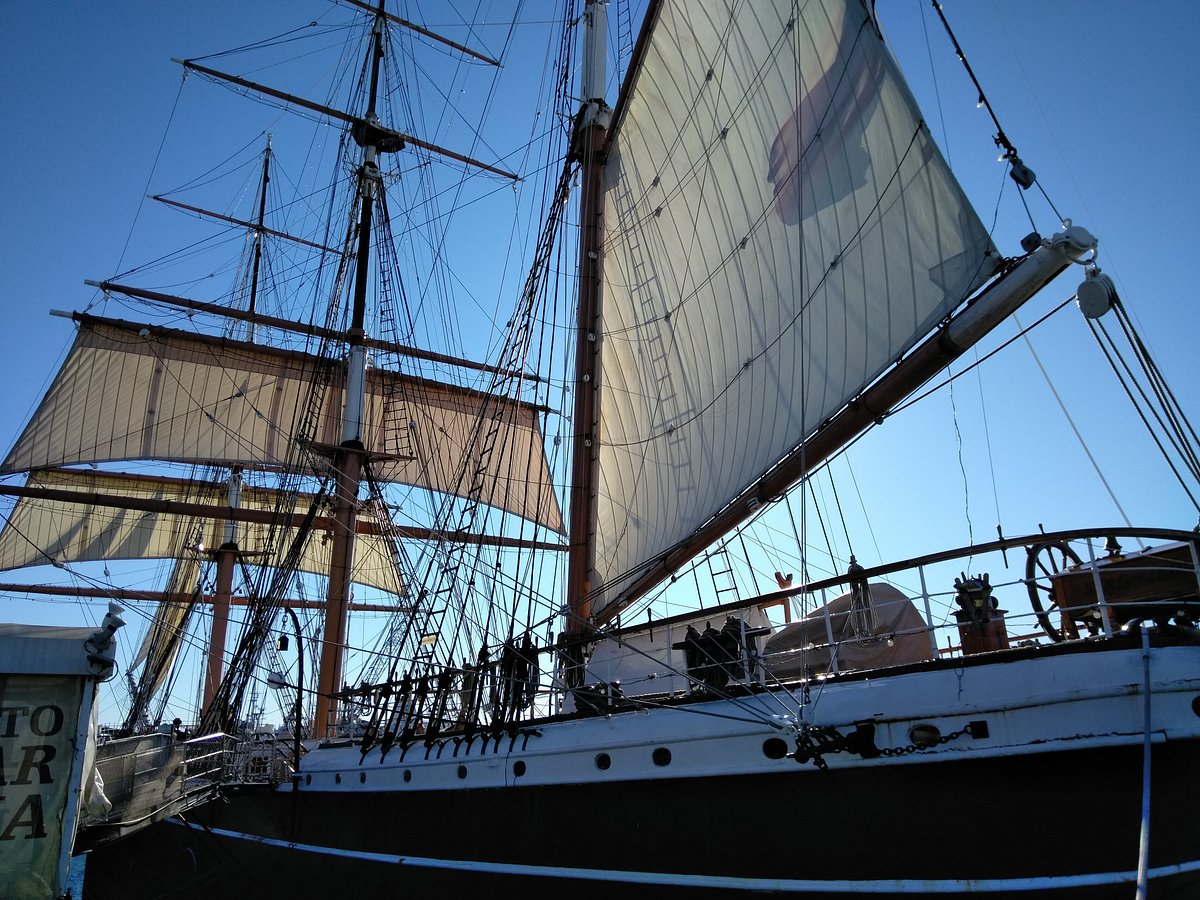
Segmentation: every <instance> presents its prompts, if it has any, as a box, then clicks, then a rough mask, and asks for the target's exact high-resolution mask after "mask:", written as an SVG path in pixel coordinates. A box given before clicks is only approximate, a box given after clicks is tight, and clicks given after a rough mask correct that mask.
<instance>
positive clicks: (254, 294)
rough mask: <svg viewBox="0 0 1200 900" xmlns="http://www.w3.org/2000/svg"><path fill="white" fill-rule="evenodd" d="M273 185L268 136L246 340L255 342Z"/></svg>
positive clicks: (269, 138)
mask: <svg viewBox="0 0 1200 900" xmlns="http://www.w3.org/2000/svg"><path fill="white" fill-rule="evenodd" d="M270 183H271V136H270V135H267V146H266V147H265V148H264V149H263V165H262V186H261V188H260V193H259V195H258V224H257V227H256V228H255V229H254V263H253V265H252V267H251V269H250V302H249V304H248V306H247V310H246V311H247V312H248V313H249V314H250V319H249V320H247V322H246V340H248V341H253V340H254V314H255V313H256V312H257V311H258V270H259V267H260V265H261V263H262V248H263V235H264V230H263V229H264V223H265V220H266V217H267V187H268V186H269V185H270Z"/></svg>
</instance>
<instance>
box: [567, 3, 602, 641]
mask: <svg viewBox="0 0 1200 900" xmlns="http://www.w3.org/2000/svg"><path fill="white" fill-rule="evenodd" d="M606 9H607V8H606V6H605V5H604V4H603V3H600V2H597V0H587V4H586V7H585V9H584V13H583V15H584V59H583V84H582V96H583V107H582V108H581V109H580V111H579V116H578V120H577V122H576V126H575V136H574V141H575V146H574V147H573V148H572V152H573V153H574V155H575V156H576V157H577V158H578V159H579V161H580V168H581V172H582V182H583V191H582V196H581V198H580V208H579V304H578V312H577V316H576V324H575V330H576V336H575V403H574V410H573V418H572V421H573V422H574V423H575V429H574V433H575V436H574V447H573V448H572V449H573V453H572V459H571V489H570V502H571V513H570V524H569V532H568V533H569V535H570V559H569V562H568V574H567V605H568V610H569V614H568V615H567V621H566V631H567V633H568V634H578V633H581V632H583V631H586V630H587V628H588V620H589V619H590V617H591V614H592V610H591V593H592V589H593V584H592V575H593V570H594V565H595V558H594V556H595V531H596V504H595V498H596V481H597V472H598V462H599V450H600V419H599V395H600V351H601V343H602V335H601V333H600V324H601V323H600V308H601V301H602V299H603V292H602V284H601V275H602V271H603V260H602V254H603V243H604V157H605V148H606V143H607V141H608V125H609V122H610V121H611V119H612V112H611V110H610V109H609V107H608V104H607V103H605V102H604V81H605V77H604V76H605V72H604V63H605V37H606V33H607V15H606Z"/></svg>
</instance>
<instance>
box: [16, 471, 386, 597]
mask: <svg viewBox="0 0 1200 900" xmlns="http://www.w3.org/2000/svg"><path fill="white" fill-rule="evenodd" d="M27 486H28V487H32V488H45V489H49V490H66V491H75V492H80V493H87V494H100V495H105V496H111V497H121V498H126V499H134V500H170V501H178V502H183V503H197V504H205V505H211V506H214V507H217V506H223V505H225V504H226V503H227V502H228V500H227V492H228V488H227V487H226V485H225V484H223V483H221V482H202V481H189V480H184V479H177V478H162V477H157V476H148V475H127V474H123V473H117V472H92V471H74V470H65V469H50V470H45V471H38V472H32V473H30V476H29V481H28V485H27ZM311 499H312V498H311V497H310V496H308V495H296V496H292V497H288V498H282V497H281V495H280V492H279V491H276V490H269V489H265V488H255V487H248V486H245V487H243V488H242V489H241V500H240V506H241V508H242V509H246V510H263V511H268V512H271V511H275V510H279V509H281V508H282V510H283V514H282V515H281V516H280V520H281V522H284V523H286V526H284V525H280V526H274V527H273V526H272V525H270V524H268V523H263V522H239V523H237V544H238V549H239V550H240V551H242V553H244V554H245V559H246V561H247V562H248V563H249V564H251V565H254V564H256V563H257V562H264V563H265V562H272V561H273V560H274V559H275V557H276V556H279V555H281V554H282V552H283V551H285V550H286V549H287V548H288V546H289V545H290V543H291V540H292V538H293V536H294V533H295V529H294V527H292V522H291V517H290V514H291V512H292V507H293V505H294V506H295V508H296V511H297V512H299V513H304V512H306V511H307V509H308V504H309V502H310V501H311ZM281 504H283V505H282V507H281ZM359 517H360V519H364V518H365V519H367V520H368V521H374V519H373V517H372V516H371V513H370V509H369V508H366V507H364V509H363V510H362V511H361V512H360V514H359ZM224 529H225V523H224V522H223V521H222V520H220V519H207V520H205V519H199V518H196V517H194V516H187V515H177V514H174V513H169V512H149V511H145V510H140V509H121V508H117V507H113V506H107V505H99V504H88V503H71V502H67V501H64V500H47V499H40V498H35V497H23V498H22V499H21V500H19V501H18V502H17V504H16V506H15V507H14V509H13V511H12V513H11V515H10V516H9V518H8V521H7V523H6V524H5V526H4V528H3V530H0V571H7V570H9V569H17V568H23V567H25V566H34V565H42V564H46V563H51V562H58V563H71V562H84V561H108V560H120V559H169V558H171V557H175V558H180V559H182V558H185V557H187V556H188V555H189V554H190V555H192V556H194V555H195V554H196V553H197V552H198V548H199V549H200V552H202V550H203V548H207V549H209V550H212V549H215V548H217V547H219V546H221V544H222V543H223V542H224V540H225V538H224ZM329 553H330V541H329V540H328V535H327V534H324V533H315V534H313V535H312V536H310V538H309V539H308V541H306V542H305V547H304V553H303V554H302V556H301V557H300V560H299V563H298V566H297V567H298V569H299V570H300V571H301V572H308V573H312V574H317V575H324V574H327V573H328V571H329ZM267 554H271V555H270V556H269V557H268V556H267ZM353 580H354V581H355V582H357V583H359V584H363V585H366V586H368V587H374V588H378V589H380V590H384V591H389V592H391V593H396V594H398V593H400V592H401V584H400V581H399V576H398V575H397V573H396V566H395V565H394V563H393V561H392V556H391V554H390V551H389V549H388V546H387V538H386V537H384V536H383V535H382V534H371V533H362V534H359V536H358V541H357V544H356V549H355V558H354V572H353ZM194 586H195V577H192V578H191V579H190V580H189V581H188V582H185V583H182V584H179V585H178V586H175V587H173V588H172V590H178V591H186V592H188V593H190V591H191V589H192V588H193V587H194Z"/></svg>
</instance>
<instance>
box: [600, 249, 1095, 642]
mask: <svg viewBox="0 0 1200 900" xmlns="http://www.w3.org/2000/svg"><path fill="white" fill-rule="evenodd" d="M1078 231H1080V232H1082V229H1078ZM1083 234H1085V235H1086V232H1083ZM1086 237H1087V238H1089V239H1091V240H1092V241H1094V238H1091V236H1090V235H1086ZM1080 240H1082V238H1080ZM1074 241H1076V235H1075V234H1071V229H1068V231H1067V232H1064V233H1063V234H1061V235H1056V236H1055V237H1054V238H1052V239H1051V240H1050V241H1047V242H1045V243H1044V244H1043V245H1042V246H1041V247H1039V248H1038V249H1037V250H1035V251H1034V252H1033V253H1032V254H1030V255H1029V256H1028V257H1027V258H1025V259H1024V260H1022V262H1021V264H1020V265H1019V266H1017V267H1016V268H1015V269H1013V270H1012V271H1010V272H1009V273H1008V274H1007V275H1005V276H1004V277H1003V278H1001V279H999V280H998V281H995V282H993V283H992V284H991V285H989V286H988V288H987V289H986V290H985V291H984V292H983V293H982V294H980V295H979V296H978V297H976V298H975V299H974V300H973V301H971V303H970V304H969V305H968V306H967V307H966V308H965V309H964V310H963V311H962V312H960V313H959V314H958V315H957V316H956V317H955V318H954V319H952V320H951V321H950V322H949V323H948V324H947V325H945V326H944V327H943V328H941V329H940V330H938V331H937V332H936V333H934V334H933V335H931V336H930V337H929V338H928V339H926V341H925V342H924V343H923V344H921V345H920V346H918V347H917V348H916V349H915V350H914V351H913V352H912V353H910V354H909V355H908V356H907V357H906V358H904V359H903V360H901V361H900V362H898V363H897V364H896V366H895V367H894V368H893V369H892V370H891V371H889V372H888V373H887V374H885V375H884V376H883V377H881V378H880V379H879V380H878V381H876V382H875V383H874V384H873V385H871V386H870V387H869V388H867V389H866V390H865V391H863V393H862V394H861V395H860V396H859V397H857V398H855V399H854V400H852V401H851V402H850V403H849V404H848V405H847V406H846V407H845V408H844V409H842V411H841V412H839V413H837V414H836V415H834V416H833V417H832V418H831V419H830V420H829V421H828V422H826V423H825V425H823V426H822V427H821V428H820V429H818V431H817V432H816V433H815V434H813V435H812V436H811V437H810V438H809V439H808V440H806V441H804V442H803V443H802V444H801V445H799V446H797V447H796V448H794V449H793V450H792V452H790V453H789V454H787V455H786V456H785V457H784V458H783V459H782V460H780V462H779V463H778V464H777V465H776V466H775V467H774V468H772V469H771V470H770V471H769V472H767V473H766V474H765V475H763V476H762V477H761V478H760V479H758V480H757V481H755V482H754V483H753V484H751V485H750V486H749V487H748V488H747V489H746V490H745V491H743V492H742V493H741V494H740V495H739V496H738V497H737V499H735V500H734V501H733V502H732V503H730V504H729V505H728V506H726V507H725V508H724V509H723V510H721V511H720V512H719V513H717V514H716V515H715V516H713V518H711V519H709V520H708V522H706V523H705V524H704V525H702V526H700V528H698V529H697V530H696V531H695V532H694V533H693V534H692V535H691V536H690V537H688V538H686V539H685V540H683V541H681V542H680V543H679V544H677V545H676V546H675V547H673V548H671V549H670V550H668V551H667V552H666V553H664V554H663V555H662V556H660V557H659V558H658V559H657V560H655V561H653V562H652V563H651V564H650V565H647V566H646V567H645V568H644V569H643V570H642V572H641V573H640V574H639V575H638V577H636V578H635V579H633V580H632V581H631V582H630V584H629V586H628V587H627V588H626V589H625V590H624V591H622V592H621V593H620V594H619V595H618V596H616V597H614V598H612V599H611V600H610V601H609V602H608V603H607V604H605V606H604V607H603V608H602V609H600V610H599V611H598V612H597V613H596V621H597V622H607V621H609V620H611V619H612V618H613V617H614V616H616V615H617V614H618V613H620V612H621V610H622V609H624V608H625V607H626V606H628V605H629V604H630V603H633V602H635V601H636V600H638V599H639V598H641V597H642V596H644V595H645V594H646V593H647V592H648V591H650V590H651V589H653V588H654V587H655V586H656V585H657V584H659V583H660V582H661V581H662V580H663V579H664V578H667V577H669V576H670V575H671V573H672V572H674V571H675V570H677V569H678V568H679V567H680V566H682V565H683V564H684V563H686V562H687V561H688V560H690V559H691V558H692V557H694V556H695V555H696V554H697V553H699V552H700V551H701V550H704V549H705V548H706V547H709V546H711V545H712V544H714V543H715V542H716V541H718V540H720V539H721V538H722V537H724V536H725V535H727V534H728V533H729V532H730V531H732V530H733V529H734V528H736V527H737V526H738V525H740V524H742V523H743V522H745V521H746V520H748V519H750V518H751V517H753V516H754V515H755V514H756V513H757V512H758V510H759V509H760V508H762V506H763V505H764V504H766V503H768V502H770V501H771V500H773V499H774V498H776V497H779V496H781V495H782V494H783V493H784V492H785V491H786V490H788V488H790V487H791V486H792V485H794V484H796V483H797V482H798V481H799V480H800V479H802V478H804V477H805V476H807V475H808V474H809V473H811V472H812V471H813V470H815V469H816V468H817V467H818V466H820V465H821V464H822V463H824V462H825V460H827V459H829V458H830V457H831V456H833V454H835V453H837V452H838V451H839V450H841V449H842V448H843V447H845V446H846V445H847V444H849V443H850V441H852V440H853V439H854V438H856V437H857V436H858V435H860V434H862V433H863V432H864V431H866V430H867V429H868V428H870V427H871V426H872V425H873V424H875V423H876V422H879V421H882V419H883V417H884V416H886V415H887V413H888V411H889V410H891V408H892V407H893V406H895V405H896V404H897V403H899V402H900V401H901V400H903V399H904V398H905V397H907V396H909V395H910V394H911V393H912V392H913V391H915V390H916V389H917V388H918V387H920V386H921V385H922V384H924V383H925V382H926V381H928V380H929V379H930V378H932V377H933V376H934V375H936V374H937V373H938V372H940V371H942V369H944V368H945V367H946V366H947V365H949V364H950V363H951V362H952V361H954V360H955V359H957V358H958V357H959V356H961V355H962V354H963V353H964V352H966V351H967V350H968V349H970V347H971V346H973V345H974V344H975V343H976V342H977V341H978V340H980V339H981V338H982V337H983V336H984V335H986V334H987V333H988V332H989V331H991V329H993V328H995V327H996V326H997V325H999V324H1000V323H1001V322H1002V321H1004V319H1006V318H1007V317H1008V316H1009V314H1011V313H1012V312H1013V311H1014V310H1016V309H1017V308H1019V307H1020V305H1021V304H1022V303H1024V302H1025V301H1026V300H1028V299H1030V298H1031V297H1032V296H1033V295H1034V294H1036V293H1037V292H1038V291H1039V290H1041V289H1042V288H1043V287H1044V286H1045V285H1047V284H1048V283H1049V282H1050V281H1051V280H1052V279H1053V278H1055V277H1056V276H1057V275H1058V274H1059V273H1061V272H1062V271H1063V270H1064V269H1066V268H1067V266H1068V265H1070V263H1071V255H1072V253H1074V252H1075V251H1077V250H1078V249H1079V247H1080V246H1081V245H1080V244H1078V243H1074Z"/></svg>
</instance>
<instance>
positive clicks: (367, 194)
mask: <svg viewBox="0 0 1200 900" xmlns="http://www.w3.org/2000/svg"><path fill="white" fill-rule="evenodd" d="M383 27H384V17H383V0H379V6H378V7H377V10H376V14H375V26H374V28H373V30H372V33H371V37H372V50H371V76H370V77H371V82H370V89H369V95H368V100H367V112H366V115H365V117H364V119H363V120H362V121H361V123H360V124H359V125H358V126H356V127H355V128H354V129H353V132H352V133H353V137H354V140H355V141H356V142H357V143H358V144H359V146H361V147H362V150H363V162H362V166H361V167H360V168H359V171H358V191H359V204H360V210H359V222H358V257H357V259H356V264H357V268H356V271H355V276H354V277H355V280H354V299H353V307H352V309H351V324H350V330H349V331H348V332H347V334H346V342H347V344H348V345H349V348H350V349H349V358H348V359H347V372H346V395H345V401H344V406H343V412H342V443H341V445H340V446H339V447H338V449H337V451H336V452H335V454H334V457H333V465H334V470H335V471H336V473H337V487H336V492H335V495H334V511H333V520H334V529H333V545H332V548H331V557H330V571H329V592H328V594H327V595H326V601H325V632H324V640H323V642H322V645H321V667H320V670H319V673H318V676H317V709H316V717H315V719H314V723H313V724H314V734H315V736H316V737H325V736H327V735H328V734H329V733H330V731H331V730H332V729H333V728H334V727H336V725H337V708H338V704H337V700H336V699H335V698H334V697H333V696H332V695H333V694H334V693H335V692H337V691H339V690H340V689H341V687H342V683H341V682H342V663H343V661H344V656H345V644H346V620H347V612H348V607H349V603H350V573H351V570H352V568H353V566H354V531H355V521H356V517H357V513H358V489H359V482H360V481H361V478H362V470H363V463H364V462H365V460H366V451H365V449H364V447H363V441H362V437H363V414H364V400H365V391H366V372H367V348H366V344H365V340H364V339H365V337H366V335H365V332H364V322H365V321H366V308H367V280H368V278H369V277H370V267H371V258H370V251H371V224H372V216H373V212H374V206H375V199H376V195H377V193H378V191H379V190H380V186H381V183H382V181H381V178H380V173H379V163H378V159H379V154H380V152H384V151H386V150H398V149H400V147H401V146H402V144H400V143H399V142H396V141H394V140H393V139H391V137H390V135H389V133H388V132H386V131H385V130H384V129H382V128H381V127H380V126H379V117H378V115H377V114H376V100H377V98H378V94H379V62H380V60H381V59H382V58H383ZM397 144H399V146H397ZM381 145H382V146H381Z"/></svg>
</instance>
